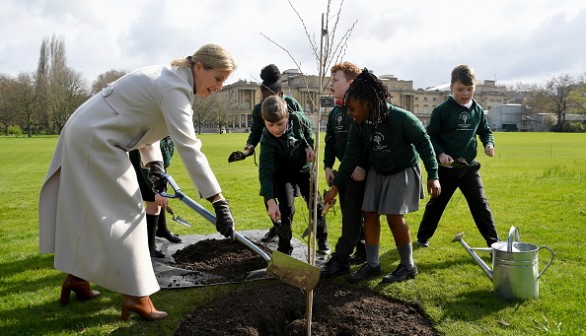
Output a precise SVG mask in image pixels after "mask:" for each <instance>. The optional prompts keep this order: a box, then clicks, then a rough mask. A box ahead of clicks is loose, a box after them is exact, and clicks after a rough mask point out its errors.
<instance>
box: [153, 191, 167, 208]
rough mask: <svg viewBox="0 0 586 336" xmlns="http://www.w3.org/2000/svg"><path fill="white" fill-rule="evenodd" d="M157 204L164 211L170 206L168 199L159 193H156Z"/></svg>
mask: <svg viewBox="0 0 586 336" xmlns="http://www.w3.org/2000/svg"><path fill="white" fill-rule="evenodd" d="M155 203H157V205H158V206H160V207H162V208H163V209H166V208H167V205H168V204H169V199H168V198H167V197H163V196H161V195H160V194H159V193H156V194H155Z"/></svg>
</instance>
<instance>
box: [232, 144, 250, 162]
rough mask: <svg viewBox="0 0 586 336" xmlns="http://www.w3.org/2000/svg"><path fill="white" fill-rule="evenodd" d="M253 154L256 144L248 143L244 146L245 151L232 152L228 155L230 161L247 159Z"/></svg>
mask: <svg viewBox="0 0 586 336" xmlns="http://www.w3.org/2000/svg"><path fill="white" fill-rule="evenodd" d="M252 154H254V146H253V145H246V147H244V152H241V151H236V152H232V154H230V156H229V157H228V162H234V161H241V160H244V159H246V157H247V156H251V155H252Z"/></svg>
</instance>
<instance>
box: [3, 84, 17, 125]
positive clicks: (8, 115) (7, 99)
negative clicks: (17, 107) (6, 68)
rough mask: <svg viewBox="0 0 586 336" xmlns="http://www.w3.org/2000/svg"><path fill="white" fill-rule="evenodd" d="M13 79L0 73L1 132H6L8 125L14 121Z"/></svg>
mask: <svg viewBox="0 0 586 336" xmlns="http://www.w3.org/2000/svg"><path fill="white" fill-rule="evenodd" d="M13 87H14V79H12V78H11V77H10V76H8V75H4V74H0V126H1V127H2V132H1V133H2V134H8V127H10V126H11V125H13V124H14V123H15V114H14V112H13V108H12V97H11V95H12V91H13Z"/></svg>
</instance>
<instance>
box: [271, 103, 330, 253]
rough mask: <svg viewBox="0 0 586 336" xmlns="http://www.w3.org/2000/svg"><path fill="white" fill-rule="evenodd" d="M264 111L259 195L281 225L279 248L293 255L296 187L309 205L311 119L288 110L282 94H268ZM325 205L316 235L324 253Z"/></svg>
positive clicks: (311, 159)
mask: <svg viewBox="0 0 586 336" xmlns="http://www.w3.org/2000/svg"><path fill="white" fill-rule="evenodd" d="M261 111H262V117H263V119H264V122H265V127H266V128H265V129H264V130H263V134H262V137H261V139H260V148H261V150H260V158H259V161H260V164H259V180H260V189H261V191H260V194H261V196H263V197H264V200H265V204H266V206H267V212H268V215H269V217H270V218H271V220H272V221H273V223H276V225H279V230H278V235H279V243H278V248H277V250H278V251H280V252H283V253H285V254H289V255H290V254H291V253H292V252H293V247H292V246H291V238H292V232H291V223H292V222H293V215H294V214H295V211H294V208H293V204H294V201H295V189H296V188H299V192H300V193H301V196H303V198H304V199H305V201H306V202H307V205H308V208H309V207H310V206H309V202H310V197H309V196H310V185H311V183H310V181H311V180H310V179H311V175H310V171H311V162H313V160H314V157H315V155H314V152H313V146H314V138H313V137H314V134H313V130H312V129H311V122H310V121H309V119H307V118H306V117H305V116H304V115H302V114H300V113H297V112H295V111H289V110H288V109H287V103H286V102H285V100H284V99H283V98H281V97H279V96H275V95H273V96H269V97H267V98H266V99H265V100H264V101H263V103H262V107H261ZM318 196H319V195H318ZM277 202H278V203H277ZM322 207H323V204H322V203H321V200H320V202H318V209H317V212H318V219H317V232H316V238H317V245H318V250H319V251H323V252H325V251H328V250H329V246H328V241H327V238H328V236H327V226H326V220H325V218H323V217H322V215H321V213H322ZM277 223H280V224H277Z"/></svg>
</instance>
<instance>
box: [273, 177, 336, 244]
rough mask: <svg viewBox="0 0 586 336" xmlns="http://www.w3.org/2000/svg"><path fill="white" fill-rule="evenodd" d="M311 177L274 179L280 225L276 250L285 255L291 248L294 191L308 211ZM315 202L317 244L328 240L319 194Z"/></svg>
mask: <svg viewBox="0 0 586 336" xmlns="http://www.w3.org/2000/svg"><path fill="white" fill-rule="evenodd" d="M310 178H311V175H310V172H309V171H307V172H305V171H304V172H299V173H296V174H291V175H278V176H276V177H275V179H274V184H273V191H274V193H275V197H276V199H277V201H278V203H279V204H278V205H279V211H280V212H281V224H280V225H279V243H278V248H277V250H278V251H280V252H283V253H286V254H291V252H292V251H293V246H291V238H292V237H293V234H292V232H291V223H293V216H294V215H295V207H294V205H295V195H296V194H297V193H296V189H298V191H299V193H300V194H301V196H302V197H303V199H304V200H305V202H306V204H307V207H308V209H309V208H311V206H310V202H313V200H311V199H310V197H309V195H310V194H311V190H310V188H311V180H310ZM316 196H317V197H318V200H317V213H318V218H317V232H316V235H315V236H316V238H317V241H318V243H319V242H320V241H322V240H325V239H327V238H328V228H327V224H326V219H325V217H322V215H321V213H322V209H323V200H322V199H321V196H320V195H319V193H318V194H317V195H316Z"/></svg>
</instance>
